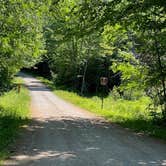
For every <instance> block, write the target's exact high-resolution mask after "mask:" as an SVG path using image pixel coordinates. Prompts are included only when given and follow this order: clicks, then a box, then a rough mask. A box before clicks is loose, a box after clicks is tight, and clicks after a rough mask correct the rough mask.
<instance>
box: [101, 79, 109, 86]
mask: <svg viewBox="0 0 166 166" xmlns="http://www.w3.org/2000/svg"><path fill="white" fill-rule="evenodd" d="M100 84H101V85H103V86H106V85H107V84H108V78H107V77H101V78H100Z"/></svg>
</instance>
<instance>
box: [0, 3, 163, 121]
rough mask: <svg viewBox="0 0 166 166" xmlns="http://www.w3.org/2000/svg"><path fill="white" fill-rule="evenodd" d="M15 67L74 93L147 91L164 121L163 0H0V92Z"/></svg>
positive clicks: (128, 95) (135, 95) (131, 96)
mask: <svg viewBox="0 0 166 166" xmlns="http://www.w3.org/2000/svg"><path fill="white" fill-rule="evenodd" d="M21 69H31V70H32V69H33V70H34V71H36V72H37V73H40V74H42V75H43V76H45V77H47V78H49V79H50V80H52V81H53V83H54V84H55V85H56V86H60V87H61V88H64V89H67V90H69V91H74V92H76V93H77V94H79V95H80V96H88V97H89V96H101V95H104V97H105V98H106V97H107V96H109V95H112V96H113V95H115V96H118V97H119V98H123V99H125V100H129V101H132V100H137V99H139V98H140V97H142V96H148V97H149V98H150V100H151V102H150V104H149V105H148V108H147V109H148V110H149V112H150V113H151V115H152V116H153V118H154V119H155V120H156V121H157V122H160V123H161V124H166V4H165V0H157V1H156V0H31V1H27V0H0V94H1V95H2V94H3V93H4V92H6V91H8V90H9V89H11V88H12V86H13V85H12V79H13V77H14V76H15V74H16V73H17V72H18V71H20V70H21ZM101 77H106V78H108V84H107V86H104V88H103V86H102V85H100V78H101Z"/></svg>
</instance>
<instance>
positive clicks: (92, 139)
mask: <svg viewBox="0 0 166 166" xmlns="http://www.w3.org/2000/svg"><path fill="white" fill-rule="evenodd" d="M21 76H22V77H23V79H24V81H25V84H26V85H27V87H28V88H29V90H30V94H31V98H32V103H31V111H32V122H31V124H30V126H28V127H25V132H24V133H23V134H22V135H21V136H20V139H19V140H18V141H17V147H16V148H15V149H14V151H15V153H14V154H13V156H12V157H11V158H10V159H9V160H7V161H6V162H5V163H4V165H5V166H12V165H15V166H137V165H143V166H144V165H147V166H151V165H152V166H159V165H166V143H165V142H164V141H163V142H162V141H159V140H157V139H153V138H148V137H146V136H141V135H138V134H135V133H131V132H130V131H127V130H126V129H122V128H120V127H118V126H117V125H114V124H111V123H107V122H106V121H104V120H103V119H102V118H99V117H96V116H95V115H93V114H91V113H89V112H87V111H85V110H83V109H80V108H78V107H76V106H74V105H72V104H70V103H68V102H66V101H64V100H62V99H60V98H59V97H57V96H55V95H54V94H53V93H52V92H51V91H50V90H49V89H48V88H46V87H45V86H44V85H43V84H42V83H41V82H40V81H39V80H37V79H35V78H33V77H31V76H28V75H25V74H21Z"/></svg>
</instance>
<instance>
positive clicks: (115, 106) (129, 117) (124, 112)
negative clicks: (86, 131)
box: [37, 77, 166, 140]
mask: <svg viewBox="0 0 166 166" xmlns="http://www.w3.org/2000/svg"><path fill="white" fill-rule="evenodd" d="M37 78H38V79H40V80H41V81H42V82H43V83H45V84H46V85H47V86H48V87H50V88H51V89H52V90H53V92H54V93H55V94H56V95H58V96H60V97H61V98H63V99H65V100H67V101H70V102H71V103H73V104H75V105H77V106H79V107H82V108H84V109H86V110H88V111H90V112H93V113H95V114H96V115H99V116H103V117H104V118H105V119H107V120H109V121H111V122H114V123H117V124H120V125H121V126H123V127H125V128H130V129H132V130H134V131H136V132H140V133H144V134H147V135H151V136H154V137H157V138H161V139H165V140H166V127H164V126H159V125H157V124H154V123H153V118H152V116H150V112H149V110H148V109H147V107H148V105H149V103H150V102H151V101H150V99H149V98H148V97H146V96H143V97H141V98H139V99H137V100H125V99H120V98H119V99H115V98H114V97H113V96H112V94H111V93H110V96H108V97H107V98H105V99H104V109H101V99H100V98H99V97H97V96H93V97H91V98H87V97H82V96H79V95H78V94H77V93H74V92H71V91H67V90H61V89H60V88H59V87H56V86H55V85H54V84H53V82H52V81H49V80H47V79H45V78H43V77H37Z"/></svg>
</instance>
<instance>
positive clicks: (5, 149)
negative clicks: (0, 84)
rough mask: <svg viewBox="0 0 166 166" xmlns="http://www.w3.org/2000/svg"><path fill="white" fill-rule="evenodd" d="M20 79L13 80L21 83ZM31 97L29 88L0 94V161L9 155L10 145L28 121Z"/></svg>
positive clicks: (14, 89)
mask: <svg viewBox="0 0 166 166" xmlns="http://www.w3.org/2000/svg"><path fill="white" fill-rule="evenodd" d="M21 82H22V81H21V80H20V79H18V78H17V79H15V80H14V81H13V83H14V85H16V83H21ZM29 104H30V97H29V93H28V90H27V89H26V88H24V87H22V88H21V91H20V93H18V92H17V88H16V87H15V88H13V89H12V90H9V91H8V92H5V93H4V94H3V95H1V96H0V162H2V160H3V159H4V158H6V157H7V156H8V155H9V146H12V145H13V143H14V141H15V139H16V137H17V136H18V135H19V132H20V130H21V127H22V126H23V125H26V124H27V123H28V118H29V115H30V114H29Z"/></svg>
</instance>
